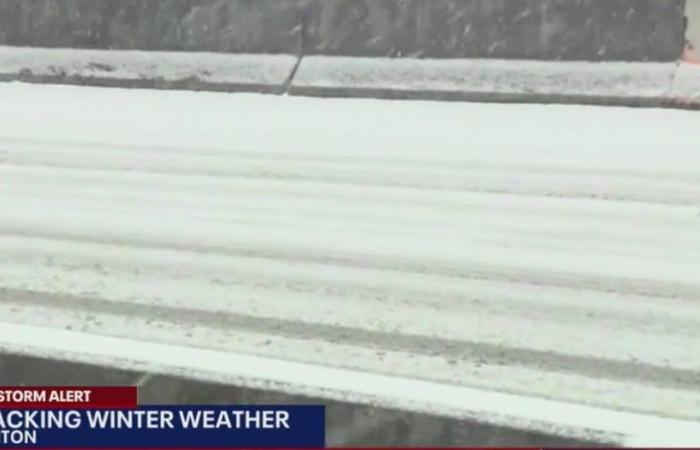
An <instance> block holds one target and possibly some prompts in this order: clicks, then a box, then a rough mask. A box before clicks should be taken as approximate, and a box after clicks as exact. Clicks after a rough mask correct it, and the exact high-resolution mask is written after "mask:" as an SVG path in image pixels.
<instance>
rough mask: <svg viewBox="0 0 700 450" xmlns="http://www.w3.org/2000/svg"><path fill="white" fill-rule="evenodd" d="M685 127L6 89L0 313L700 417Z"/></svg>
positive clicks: (694, 124)
mask: <svg viewBox="0 0 700 450" xmlns="http://www.w3.org/2000/svg"><path fill="white" fill-rule="evenodd" d="M698 124H700V115H698V113H694V112H685V111H670V110H642V109H616V108H610V109H605V108H596V107H575V106H538V105H523V106H514V105H509V106H507V105H479V104H457V103H454V104H444V103H433V102H391V101H375V100H320V99H306V98H288V97H267V96H258V95H231V94H213V93H193V92H163V91H147V90H120V89H99V88H78V87H65V86H32V85H23V84H1V85H0V314H1V316H2V321H3V322H4V323H8V322H13V323H17V324H26V325H36V326H42V327H46V328H47V329H51V328H61V329H70V330H79V331H83V332H86V333H90V334H96V335H109V336H122V337H128V338H130V339H138V340H143V341H149V342H160V343H169V344H178V345H183V346H188V347H200V348H207V349H215V350H224V351H230V352H240V353H246V354H251V355H258V356H266V357H271V358H275V359H281V360H289V361H298V362H305V363H310V364H313V365H319V366H330V367H337V368H346V369H354V370H359V371H362V372H368V373H376V374H385V375H391V376H400V377H405V378H412V379H420V380H431V381H436V382H439V383H444V384H446V385H459V386H468V387H473V388H479V389H485V390H490V391H498V392H507V393H513V394H518V395H523V396H529V397H539V398H547V399H553V400H558V401H565V402H573V403H579V404H587V405H593V406H600V407H604V408H610V409H615V410H624V411H631V412H637V413H644V414H651V415H658V416H663V417H670V418H679V419H686V420H692V421H697V420H700V133H699V131H700V128H699V127H698ZM0 326H2V325H0ZM0 334H2V333H0ZM1 340H2V337H0V341H1Z"/></svg>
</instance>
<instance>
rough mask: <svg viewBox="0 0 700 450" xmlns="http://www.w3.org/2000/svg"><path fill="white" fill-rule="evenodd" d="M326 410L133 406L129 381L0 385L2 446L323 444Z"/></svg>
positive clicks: (135, 402) (135, 398)
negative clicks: (115, 384) (115, 383)
mask: <svg viewBox="0 0 700 450" xmlns="http://www.w3.org/2000/svg"><path fill="white" fill-rule="evenodd" d="M324 446H325V408H324V407H323V406H320V405H311V406H309V405H304V406H286V405H285V406H281V405H278V406H274V405H273V406H259V405H258V406H238V405H237V406H174V405H168V406H155V405H150V406H149V405H139V404H138V395H137V390H136V388H135V387H0V448H43V449H49V448H52V449H66V448H81V449H87V448H100V449H109V448H113V449H116V448H120V449H127V448H151V449H168V448H171V449H175V448H302V447H303V448H323V447H324Z"/></svg>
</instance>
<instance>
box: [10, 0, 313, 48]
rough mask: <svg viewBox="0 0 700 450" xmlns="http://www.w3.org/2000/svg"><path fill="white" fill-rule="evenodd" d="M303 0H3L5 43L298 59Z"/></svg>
mask: <svg viewBox="0 0 700 450" xmlns="http://www.w3.org/2000/svg"><path fill="white" fill-rule="evenodd" d="M298 14H299V7H298V2H297V0H0V45H12V46H31V47H70V48H101V49H141V50H166V51H209V52H230V53H296V52H297V50H298V47H299V43H300V36H301V33H300V31H301V29H300V27H299V23H300V20H299V17H298Z"/></svg>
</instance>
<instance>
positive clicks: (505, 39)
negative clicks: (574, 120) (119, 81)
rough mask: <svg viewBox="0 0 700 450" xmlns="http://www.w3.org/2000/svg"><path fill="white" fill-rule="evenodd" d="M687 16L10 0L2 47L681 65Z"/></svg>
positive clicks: (253, 1)
mask: <svg viewBox="0 0 700 450" xmlns="http://www.w3.org/2000/svg"><path fill="white" fill-rule="evenodd" d="M690 1H696V0H690ZM684 13H685V0H148V1H142V0H0V45H12V46H40V47H76V48H117V49H143V50H175V51H212V52H233V53H297V52H298V50H299V47H300V45H301V44H302V41H303V42H304V47H305V48H304V51H305V53H306V54H311V55H344V56H373V57H375V56H376V57H378V56H390V57H426V58H515V59H546V60H594V61H613V60H627V61H672V60H675V59H677V58H678V57H679V56H680V54H681V52H682V49H683V44H684V40H685V36H684Z"/></svg>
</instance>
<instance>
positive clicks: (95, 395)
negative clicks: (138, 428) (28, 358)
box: [0, 386, 138, 409]
mask: <svg viewBox="0 0 700 450" xmlns="http://www.w3.org/2000/svg"><path fill="white" fill-rule="evenodd" d="M137 401H138V395H137V393H136V387H134V386H119V387H94V386H86V387H75V386H71V387H58V386H56V387H44V386H41V387H39V386H36V387H33V386H23V387H14V386H13V387H9V386H8V387H2V386H0V409H83V408H90V409H97V408H99V409H107V408H115V409H117V408H135V407H136V406H137Z"/></svg>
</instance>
